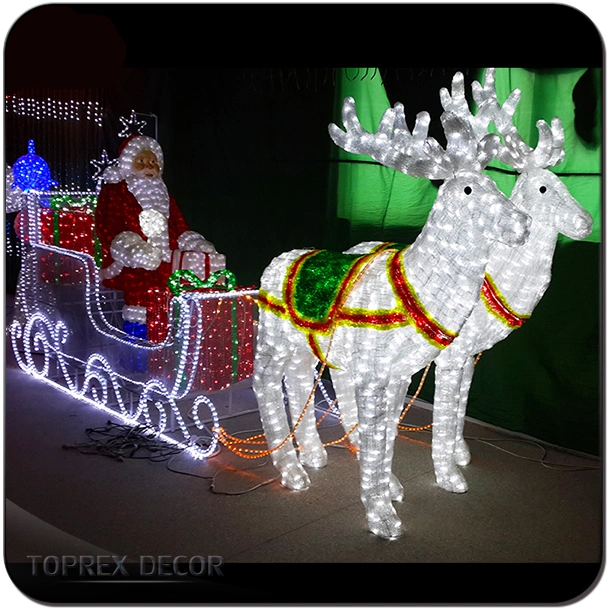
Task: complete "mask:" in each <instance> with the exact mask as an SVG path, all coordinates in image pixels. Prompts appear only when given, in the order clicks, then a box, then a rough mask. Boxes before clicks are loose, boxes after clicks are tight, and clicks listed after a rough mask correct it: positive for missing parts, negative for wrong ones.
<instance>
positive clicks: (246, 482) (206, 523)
mask: <svg viewBox="0 0 610 610" xmlns="http://www.w3.org/2000/svg"><path fill="white" fill-rule="evenodd" d="M223 399H224V398H223V396H222V395H221V396H218V397H217V398H216V399H215V403H216V404H217V405H218V403H217V400H220V403H222V400H223ZM232 400H234V401H241V402H242V403H243V405H244V409H247V408H248V407H252V405H254V406H255V404H256V403H255V399H254V395H253V393H252V390H251V388H250V387H249V385H248V384H247V383H246V384H243V385H242V386H241V387H240V388H238V389H237V390H236V391H235V392H234V395H233V397H232ZM108 420H109V415H108V414H107V413H105V412H102V411H100V410H98V409H96V408H95V407H93V406H91V405H89V404H88V403H84V402H81V401H78V400H76V399H74V398H72V397H71V396H69V395H67V394H65V393H64V392H61V391H60V390H58V389H56V388H53V387H51V386H49V385H48V384H46V383H44V382H43V381H40V380H37V379H34V378H32V377H30V376H28V375H27V374H26V373H24V372H23V371H21V370H20V369H19V368H18V367H17V366H16V364H15V361H14V359H13V356H12V353H11V352H10V350H7V356H6V374H5V439H6V440H5V460H6V461H5V494H6V512H5V559H6V560H7V561H8V562H9V563H15V564H19V563H24V562H28V558H27V557H28V556H32V555H40V556H43V557H46V556H49V555H54V556H61V555H105V556H107V555H116V556H121V557H122V556H128V558H129V560H130V561H133V562H137V561H139V558H141V557H142V556H154V557H158V556H170V557H177V556H186V557H193V556H211V555H213V556H220V557H222V559H223V562H224V570H225V572H226V573H231V570H234V572H233V574H235V578H236V579H238V581H239V582H243V583H245V582H248V583H250V584H251V585H252V590H256V594H254V593H252V591H251V593H252V595H250V596H247V599H248V600H249V601H257V600H258V599H259V598H258V597H257V595H262V598H261V599H262V600H264V601H268V598H272V597H273V596H272V595H271V593H269V591H271V590H273V591H275V592H276V593H277V592H279V591H280V590H281V591H284V589H286V599H285V598H284V597H283V596H282V595H279V593H278V595H279V600H280V601H286V600H288V601H291V602H292V603H298V602H300V601H302V602H308V601H313V602H318V601H328V602H335V601H344V602H347V603H357V602H359V601H362V602H367V601H370V600H371V599H374V600H380V601H381V600H385V601H390V600H391V601H395V602H397V603H404V602H412V601H417V600H419V601H422V602H429V601H431V602H433V601H435V600H437V601H443V600H445V601H463V602H469V601H473V602H477V601H486V600H489V601H491V603H495V602H496V601H498V602H499V601H510V600H511V599H517V601H522V599H521V597H519V596H520V595H521V594H523V595H524V596H525V597H524V598H523V600H525V601H528V600H531V601H541V602H545V601H553V600H554V599H555V598H554V596H559V597H560V598H561V595H562V593H561V592H560V590H561V587H558V584H561V583H562V582H563V581H564V579H563V578H562V575H563V574H564V572H565V573H566V574H570V575H571V578H572V584H573V587H575V591H576V592H578V591H579V589H578V584H577V583H578V578H575V576H574V575H575V574H578V572H579V570H581V571H582V570H584V569H585V568H586V569H587V571H586V575H584V576H583V579H584V580H583V582H589V581H588V580H587V579H588V578H589V576H588V575H590V574H593V575H595V574H596V573H597V572H598V571H599V564H600V562H601V558H602V550H603V533H602V529H603V519H602V517H603V514H602V508H603V485H602V470H601V469H600V461H599V460H598V459H596V458H593V457H589V456H583V455H576V454H574V453H572V452H568V451H563V450H560V449H557V448H553V447H546V446H544V449H546V451H547V455H546V461H547V463H552V464H560V465H563V466H569V467H571V468H570V469H569V470H568V469H566V468H551V467H545V466H544V465H543V464H542V463H541V462H540V458H541V456H542V447H543V445H542V444H540V445H538V444H535V443H533V442H531V441H528V440H525V439H523V438H519V437H516V436H514V435H511V434H509V433H507V432H505V431H501V430H497V429H492V428H490V427H487V426H485V425H483V424H481V423H480V422H474V421H468V422H467V426H466V435H467V437H469V438H470V439H471V440H470V443H469V444H470V448H471V452H472V462H471V464H470V465H468V466H467V467H466V468H465V469H464V473H465V476H466V478H467V480H468V483H469V491H468V492H467V493H465V494H451V493H448V492H446V491H444V490H442V489H440V488H439V487H438V486H436V484H435V479H434V472H433V468H432V461H431V455H430V433H429V431H422V432H412V433H409V434H408V435H402V436H401V437H400V438H399V439H397V444H396V451H395V459H394V472H395V474H396V475H397V476H398V478H399V479H400V481H401V482H402V483H403V485H404V487H405V500H404V501H403V502H402V503H399V504H397V505H396V510H397V512H398V514H399V516H400V517H401V519H402V520H403V523H404V526H405V532H404V534H403V536H402V537H401V538H399V539H397V540H392V541H387V540H381V539H379V538H378V537H376V536H374V535H372V534H371V533H369V532H368V531H367V528H366V523H365V518H364V510H363V507H362V504H361V502H360V499H359V485H358V476H359V474H358V461H357V459H356V456H355V454H354V453H352V452H350V451H348V450H347V449H346V448H345V447H329V449H328V452H329V463H328V466H327V467H325V468H323V469H319V470H315V469H309V474H310V477H311V480H312V485H311V487H310V488H309V489H308V490H305V491H302V492H291V491H289V490H287V489H285V488H283V487H282V486H281V485H280V483H279V480H278V479H277V472H276V471H275V469H274V468H273V467H272V466H271V465H270V464H269V463H268V462H266V461H265V460H264V459H263V460H257V461H254V462H253V461H248V460H243V459H242V458H239V457H237V456H235V455H234V454H233V453H231V452H230V451H228V450H227V449H225V448H223V449H221V451H220V453H219V454H218V455H216V456H214V457H212V458H209V459H208V460H203V461H196V460H193V459H192V458H190V457H189V456H187V455H185V454H178V455H175V456H173V457H172V458H171V459H169V460H166V461H158V462H153V461H150V460H148V459H124V460H123V461H118V460H116V459H113V458H111V457H107V456H103V455H100V454H84V453H81V452H79V451H76V450H74V449H70V450H69V449H66V448H64V446H65V445H73V444H78V443H85V442H88V441H89V438H88V437H87V435H86V433H85V430H86V429H88V428H98V427H103V426H104V425H105V424H106V422H107V421H108ZM326 421H328V422H329V423H330V424H331V425H328V426H327V427H325V428H323V430H322V432H321V434H322V436H323V440H325V441H329V440H332V439H334V438H337V437H338V436H339V435H340V434H341V432H340V429H339V428H338V427H337V426H336V425H332V424H333V422H332V421H330V420H328V419H327V420H326ZM430 421H431V411H430V410H429V408H425V405H420V406H417V407H412V408H411V410H410V411H409V413H408V416H407V419H406V423H407V424H409V425H413V426H418V425H425V424H428V423H429V422H430ZM224 425H225V427H226V428H227V430H228V431H229V432H238V431H251V430H254V429H257V428H259V427H260V423H259V419H258V414H257V413H256V412H254V413H250V414H245V415H241V416H238V417H234V418H232V419H228V420H225V422H224ZM518 456H520V457H518ZM271 564H273V566H272V567H270V566H271ZM336 564H343V567H345V566H346V565H348V567H349V570H351V572H348V573H349V574H352V576H351V577H349V578H348V580H344V579H342V580H340V581H339V586H338V588H337V582H335V583H334V584H335V586H334V587H331V589H330V590H331V591H334V592H330V593H329V588H328V587H327V588H325V590H326V593H324V589H323V588H319V587H318V588H316V586H315V585H314V586H311V587H306V588H303V587H302V584H299V583H302V579H301V580H299V579H298V578H296V580H295V574H296V575H299V574H300V575H302V576H303V578H304V579H306V580H307V581H310V580H311V579H313V582H314V583H315V582H316V581H320V580H321V579H323V578H324V577H325V575H328V574H334V573H335V572H334V569H335V566H336ZM321 565H323V566H324V568H323V569H321V568H320V566H321ZM261 566H265V569H267V570H268V571H267V572H265V573H264V574H263V575H262V576H260V574H259V572H257V569H259V568H261ZM313 566H318V570H317V571H315V570H314V568H313ZM494 566H495V567H499V568H500V569H501V572H496V571H495V569H494ZM549 566H550V572H548V570H549ZM475 567H476V575H477V578H479V579H480V578H481V575H482V574H485V569H486V570H492V571H491V573H490V574H489V578H488V580H494V579H498V578H499V579H500V580H503V579H505V578H507V577H508V578H510V579H511V582H512V584H511V586H510V587H508V588H507V587H506V582H505V583H504V584H503V585H501V584H500V583H498V581H497V580H494V582H495V583H496V585H495V586H494V588H493V589H490V590H488V589H486V588H485V586H484V584H485V578H483V589H481V586H480V585H479V586H476V587H472V586H471V587H470V588H468V587H467V588H466V589H463V588H460V589H456V590H455V591H453V592H452V591H451V590H448V589H447V588H446V587H451V583H453V582H456V583H459V582H469V581H471V580H472V574H474V572H473V570H475ZM246 568H247V570H246ZM381 568H382V569H383V572H380V571H379V570H380V569H381ZM483 568H484V569H483ZM511 569H513V570H516V569H519V571H518V573H516V574H513V576H511V571H510V570H511ZM542 569H545V570H547V571H546V572H544V575H545V579H542V580H541V578H540V574H541V572H540V570H542ZM308 570H309V571H308ZM363 570H366V572H363ZM397 570H398V574H397V573H396V571H397ZM591 570H593V571H591ZM309 572H312V573H311V574H310V573H309ZM360 572H363V575H364V574H365V573H366V574H367V577H366V578H370V579H371V580H372V581H374V582H376V583H377V586H378V587H380V588H379V592H378V593H375V589H374V588H373V589H371V588H370V587H365V588H360V586H359V582H361V579H360ZM440 574H444V575H445V576H443V578H444V579H445V580H444V583H445V588H443V581H438V582H437V583H436V584H435V583H434V581H432V580H430V578H431V577H433V575H440ZM447 574H450V575H449V576H448V575H447ZM583 574H584V572H583ZM271 575H273V577H272V579H273V582H274V583H275V584H273V585H271V584H269V585H267V584H264V582H267V581H268V580H269V579H270V577H271ZM524 575H527V577H526V578H525V580H524ZM363 577H364V576H363ZM389 578H392V580H391V582H392V583H394V584H393V585H392V586H389V585H388V586H386V585H385V584H383V583H384V582H385V579H389ZM422 579H423V580H422ZM255 581H256V583H257V584H252V583H254V582H255ZM289 583H290V584H289ZM528 583H529V584H530V585H533V583H538V585H537V586H538V590H537V592H536V594H535V595H534V594H532V595H534V597H530V598H527V594H526V591H527V590H528V589H527V587H526V585H527V584H528ZM540 583H542V589H541V588H540ZM383 587H385V589H384V588H383ZM585 589H586V587H585ZM529 590H530V592H532V591H534V588H532V587H530V588H529ZM316 591H317V593H316ZM482 591H485V594H483V593H482ZM518 591H519V592H520V593H518ZM536 595H537V596H538V597H536ZM223 596H224V597H222V599H223V601H227V600H229V601H230V600H231V599H235V600H237V601H240V600H241V598H240V597H239V595H238V596H237V597H234V598H232V597H231V593H227V591H225V592H224V593H223ZM485 596H487V597H485ZM511 596H512V597H511ZM87 599H88V598H87ZM159 599H160V598H159ZM559 601H561V599H560V600H559Z"/></svg>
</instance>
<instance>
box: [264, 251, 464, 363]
mask: <svg viewBox="0 0 610 610" xmlns="http://www.w3.org/2000/svg"><path fill="white" fill-rule="evenodd" d="M388 251H389V255H388V257H387V262H386V272H387V276H388V281H389V283H390V286H391V287H392V290H393V292H394V296H395V297H396V302H397V306H396V307H394V308H392V309H378V310H370V309H360V308H352V307H347V306H345V304H344V303H345V301H346V300H347V296H348V295H349V293H350V291H351V289H352V288H353V286H354V285H355V283H356V282H357V280H358V278H359V277H360V275H361V273H362V272H363V271H364V269H365V268H366V267H367V266H368V264H370V263H371V262H372V261H373V259H375V258H376V257H377V256H379V255H380V254H382V253H383V252H388ZM320 252H323V251H320V250H310V251H308V252H306V253H304V254H302V255H301V256H299V257H298V258H297V259H296V260H295V261H294V262H293V263H292V264H291V265H290V267H289V268H288V271H287V273H286V277H285V280H284V285H283V289H282V298H281V299H279V298H277V297H274V296H273V295H271V294H269V293H268V292H266V291H264V290H260V291H259V297H258V302H259V305H260V307H261V308H262V309H264V310H267V311H270V312H272V313H273V314H275V315H276V316H278V317H281V318H284V319H288V320H290V321H291V322H292V324H293V325H294V326H295V327H296V328H298V329H299V330H300V331H302V332H304V333H305V334H306V335H307V340H308V343H309V345H310V347H311V350H312V352H313V353H314V355H315V356H316V358H318V359H319V360H321V361H322V362H324V361H325V358H324V356H323V354H322V352H321V350H320V346H319V344H318V336H320V335H322V336H328V335H330V333H331V332H332V330H333V329H334V328H335V327H336V326H338V325H347V326H356V327H363V328H375V329H377V330H389V329H392V328H398V327H401V326H407V325H412V326H413V327H414V328H415V330H416V331H417V332H418V333H419V334H420V335H421V336H422V337H424V338H425V339H426V340H427V341H428V342H429V343H430V344H431V345H433V346H434V347H436V348H438V349H444V348H445V347H447V346H448V345H450V344H451V342H452V341H453V340H454V339H455V338H456V337H457V333H455V332H452V331H450V330H448V329H446V328H444V327H443V326H441V325H440V324H439V323H438V322H437V321H436V320H435V319H434V318H433V317H432V316H431V315H430V313H429V312H428V311H427V310H426V308H425V307H424V305H423V304H422V303H421V301H420V300H419V298H418V297H417V294H416V293H415V290H414V289H413V287H412V286H411V284H410V283H409V281H408V279H407V276H406V273H405V269H404V261H403V256H402V254H403V253H404V250H397V249H393V248H391V244H383V245H381V246H378V247H377V248H375V249H373V250H372V251H371V253H369V254H366V255H364V256H359V257H356V258H355V260H354V262H353V264H352V265H351V266H350V267H349V270H348V271H347V273H346V274H345V275H344V276H343V277H342V279H341V281H340V282H339V284H338V287H337V289H336V291H335V293H334V298H333V299H332V302H331V304H330V307H329V308H328V311H327V313H326V315H325V316H324V317H323V318H321V319H319V318H312V317H309V316H307V315H306V313H304V312H303V311H300V308H299V307H298V305H297V303H296V299H295V286H296V283H297V281H298V279H299V274H300V273H301V270H302V268H303V265H304V264H305V263H306V262H307V261H308V260H309V259H311V257H315V256H316V255H317V254H319V253H320ZM326 364H327V365H328V366H332V365H330V364H328V363H326Z"/></svg>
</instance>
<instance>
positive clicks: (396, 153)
mask: <svg viewBox="0 0 610 610" xmlns="http://www.w3.org/2000/svg"><path fill="white" fill-rule="evenodd" d="M342 118H343V124H344V125H345V128H346V131H343V130H342V129H341V128H340V127H338V126H337V125H335V124H334V123H331V124H330V125H329V126H328V131H329V133H330V137H331V138H332V140H333V142H334V143H335V144H336V145H337V146H339V147H340V148H342V149H343V150H346V151H347V152H351V153H356V154H363V155H368V156H369V157H371V158H373V159H375V161H378V162H379V163H381V164H382V165H384V166H386V167H391V168H392V169H396V170H398V171H401V172H403V173H408V172H407V171H406V167H405V163H406V162H407V160H408V159H409V158H410V157H415V158H421V157H422V156H424V153H423V147H424V143H425V140H426V137H427V135H428V126H429V124H430V116H429V115H428V113H427V112H421V113H420V114H418V115H417V119H416V123H415V127H414V129H413V133H411V132H410V131H409V128H408V127H407V123H406V119H405V113H404V107H403V105H402V104H400V103H397V104H395V105H394V108H388V109H387V110H386V111H385V112H384V114H383V116H382V117H381V121H380V122H379V127H378V128H377V131H376V132H375V133H374V134H372V133H369V132H368V131H365V130H364V129H363V127H362V125H361V124H360V121H359V120H358V116H357V114H356V102H355V100H354V98H352V97H347V98H345V100H344V102H343V110H342Z"/></svg>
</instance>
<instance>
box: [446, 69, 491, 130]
mask: <svg viewBox="0 0 610 610" xmlns="http://www.w3.org/2000/svg"><path fill="white" fill-rule="evenodd" d="M494 74H495V70H494V69H493V68H489V69H488V70H487V71H486V73H485V81H484V82H485V84H484V86H483V87H481V85H480V84H479V83H477V82H474V83H473V84H472V88H473V92H474V89H475V86H476V87H477V88H478V91H479V96H478V99H477V100H475V101H476V102H477V106H478V112H477V114H476V115H475V114H472V112H471V111H470V107H469V104H468V101H467V100H466V93H465V89H464V75H463V74H462V73H461V72H456V74H455V75H454V77H453V80H452V81H451V94H450V93H449V91H448V90H447V89H446V88H445V87H443V88H442V89H441V90H440V97H441V105H442V107H443V108H444V110H445V111H446V112H451V113H453V114H455V115H457V116H459V117H460V118H461V119H463V120H464V121H466V122H468V123H469V124H470V126H471V128H472V130H473V131H474V134H475V136H476V137H477V138H479V139H480V140H482V139H483V138H484V137H485V136H486V135H487V134H488V133H489V124H490V123H491V121H492V119H493V105H492V104H490V103H489V98H490V97H492V96H493V95H495V86H494Z"/></svg>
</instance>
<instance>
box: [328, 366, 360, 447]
mask: <svg viewBox="0 0 610 610" xmlns="http://www.w3.org/2000/svg"><path fill="white" fill-rule="evenodd" d="M330 375H331V379H332V382H333V388H334V390H335V397H336V398H337V405H338V407H339V411H340V413H341V422H342V424H343V429H344V430H345V432H346V433H347V432H348V431H349V430H351V429H352V428H353V427H354V426H355V425H356V424H357V423H358V407H357V405H356V395H355V390H354V380H353V378H352V375H351V374H350V373H349V372H348V371H345V370H343V369H334V370H333V371H332V372H331V374H330ZM348 438H349V441H350V442H351V443H352V445H354V447H356V449H358V448H359V447H360V441H359V433H358V428H356V429H355V430H353V431H352V433H351V434H350V435H349V437H348Z"/></svg>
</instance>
